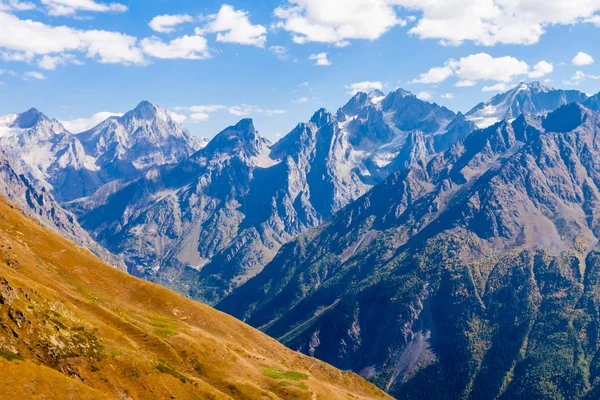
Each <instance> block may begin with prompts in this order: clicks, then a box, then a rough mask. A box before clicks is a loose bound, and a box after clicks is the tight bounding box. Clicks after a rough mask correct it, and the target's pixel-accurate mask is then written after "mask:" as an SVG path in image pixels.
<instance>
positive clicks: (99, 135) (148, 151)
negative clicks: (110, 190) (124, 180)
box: [77, 101, 206, 178]
mask: <svg viewBox="0 0 600 400" xmlns="http://www.w3.org/2000/svg"><path fill="white" fill-rule="evenodd" d="M77 138H78V139H79V140H80V141H81V143H82V144H83V147H84V148H85V150H86V153H87V154H89V155H90V156H92V157H94V158H95V159H96V160H97V161H96V165H97V166H98V167H99V168H100V169H101V170H103V171H105V172H106V173H111V172H113V171H114V173H115V175H117V176H119V178H121V176H122V175H125V176H127V175H129V170H132V171H134V173H135V171H140V170H144V169H147V168H149V167H153V166H157V165H164V164H175V163H178V162H180V161H182V160H183V159H185V158H187V157H189V156H190V155H191V154H193V153H194V152H196V151H197V150H199V149H200V148H202V147H203V146H204V145H206V143H205V142H203V141H201V140H200V139H198V138H196V137H194V136H192V135H191V134H190V133H189V132H188V131H187V130H186V129H185V128H183V127H182V126H181V125H180V124H179V123H177V122H176V121H174V120H173V118H172V117H171V115H170V114H169V112H168V111H167V110H165V109H162V108H160V107H158V106H155V105H154V104H151V103H149V102H147V101H142V102H141V103H140V104H139V105H138V106H137V107H136V108H135V109H133V110H131V111H129V112H127V113H126V114H125V115H123V116H121V117H116V116H115V117H110V118H108V119H107V120H105V121H103V122H101V123H100V124H98V125H97V126H95V127H94V128H92V129H91V130H89V131H87V132H83V133H80V134H79V135H77Z"/></svg>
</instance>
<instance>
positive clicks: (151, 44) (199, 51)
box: [141, 35, 210, 60]
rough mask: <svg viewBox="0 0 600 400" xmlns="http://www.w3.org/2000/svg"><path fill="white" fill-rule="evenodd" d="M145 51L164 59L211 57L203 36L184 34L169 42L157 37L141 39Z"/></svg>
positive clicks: (201, 58)
mask: <svg viewBox="0 0 600 400" xmlns="http://www.w3.org/2000/svg"><path fill="white" fill-rule="evenodd" d="M141 46H142V50H143V51H144V53H146V54H148V55H150V56H152V57H156V58H162V59H178V58H183V59H187V60H203V59H207V58H210V53H209V51H208V42H207V41H206V39H205V38H203V37H202V36H187V35H185V36H182V37H179V38H177V39H173V40H171V41H170V42H168V43H165V42H163V41H162V40H161V39H159V38H157V37H151V38H146V39H143V40H142V41H141Z"/></svg>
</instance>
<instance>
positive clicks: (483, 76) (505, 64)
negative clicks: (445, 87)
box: [413, 53, 554, 87]
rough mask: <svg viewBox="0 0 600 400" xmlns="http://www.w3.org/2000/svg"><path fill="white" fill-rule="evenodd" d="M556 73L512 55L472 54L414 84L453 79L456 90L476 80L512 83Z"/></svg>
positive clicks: (545, 65) (448, 64)
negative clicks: (525, 77)
mask: <svg viewBox="0 0 600 400" xmlns="http://www.w3.org/2000/svg"><path fill="white" fill-rule="evenodd" d="M553 70H554V66H553V65H552V64H550V63H548V62H546V61H540V62H539V63H537V64H536V65H534V66H533V68H530V66H529V65H528V64H527V63H526V62H525V61H521V60H518V59H516V58H514V57H511V56H505V57H497V58H495V57H492V56H491V55H489V54H487V53H478V54H473V55H470V56H467V57H463V58H461V59H460V60H454V59H450V60H448V61H446V63H445V64H444V66H443V67H434V68H431V69H430V70H429V71H427V72H425V73H423V74H421V75H419V77H418V78H417V79H415V80H414V81H413V82H418V83H440V82H443V81H445V80H446V79H448V78H449V77H451V76H455V77H457V78H458V83H456V86H457V87H469V86H474V85H475V83H476V82H477V81H496V82H504V83H507V82H510V81H512V80H513V79H514V78H516V77H519V76H528V77H530V78H540V77H543V76H545V75H547V74H549V73H551V72H552V71H553Z"/></svg>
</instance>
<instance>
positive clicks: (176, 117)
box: [167, 110, 187, 124]
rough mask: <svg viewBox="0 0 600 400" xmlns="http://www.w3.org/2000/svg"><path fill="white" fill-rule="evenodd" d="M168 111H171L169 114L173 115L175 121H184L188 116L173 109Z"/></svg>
mask: <svg viewBox="0 0 600 400" xmlns="http://www.w3.org/2000/svg"><path fill="white" fill-rule="evenodd" d="M167 113H169V116H170V117H171V119H172V120H173V121H175V122H178V123H180V124H181V123H183V122H184V121H185V120H186V119H187V117H186V116H185V115H183V114H178V113H176V112H173V111H171V110H167Z"/></svg>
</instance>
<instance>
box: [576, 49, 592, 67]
mask: <svg viewBox="0 0 600 400" xmlns="http://www.w3.org/2000/svg"><path fill="white" fill-rule="evenodd" d="M572 63H573V65H577V66H583V65H591V64H593V63H594V59H593V58H592V56H590V55H589V54H587V53H583V52H581V51H580V52H579V53H577V55H576V56H575V57H573V60H572Z"/></svg>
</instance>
